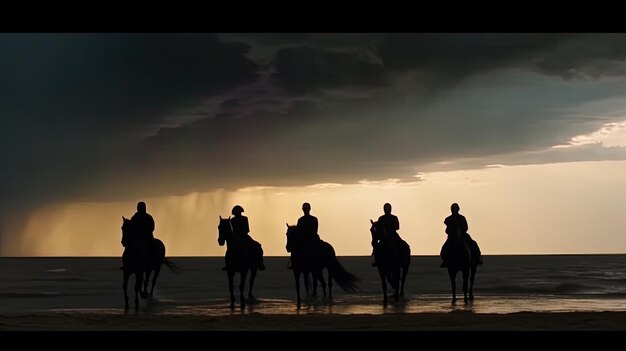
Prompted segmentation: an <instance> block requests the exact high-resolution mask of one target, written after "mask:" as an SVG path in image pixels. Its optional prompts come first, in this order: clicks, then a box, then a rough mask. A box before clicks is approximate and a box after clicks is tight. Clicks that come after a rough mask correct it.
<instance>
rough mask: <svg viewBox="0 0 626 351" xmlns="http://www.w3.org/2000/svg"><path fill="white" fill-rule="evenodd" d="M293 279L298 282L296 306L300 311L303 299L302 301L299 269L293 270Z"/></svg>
mask: <svg viewBox="0 0 626 351" xmlns="http://www.w3.org/2000/svg"><path fill="white" fill-rule="evenodd" d="M293 277H294V278H295V280H296V296H297V297H296V306H297V307H298V309H300V304H301V302H302V301H301V299H300V271H299V270H297V269H295V268H294V269H293Z"/></svg>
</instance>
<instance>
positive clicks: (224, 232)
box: [217, 216, 233, 246]
mask: <svg viewBox="0 0 626 351" xmlns="http://www.w3.org/2000/svg"><path fill="white" fill-rule="evenodd" d="M217 233H218V236H217V243H218V244H219V245H220V246H224V244H225V243H226V241H228V240H230V239H231V238H232V237H233V227H232V225H231V223H230V216H229V217H228V218H222V216H220V224H219V225H218V226H217Z"/></svg>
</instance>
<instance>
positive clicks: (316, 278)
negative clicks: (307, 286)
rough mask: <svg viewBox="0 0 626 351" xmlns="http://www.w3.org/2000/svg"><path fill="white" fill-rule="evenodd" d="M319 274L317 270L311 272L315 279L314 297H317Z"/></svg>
mask: <svg viewBox="0 0 626 351" xmlns="http://www.w3.org/2000/svg"><path fill="white" fill-rule="evenodd" d="M318 274H319V273H318V272H317V270H313V272H311V276H312V277H313V296H317V280H318V279H319V277H318Z"/></svg>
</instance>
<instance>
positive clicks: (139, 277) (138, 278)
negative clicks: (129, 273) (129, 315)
mask: <svg viewBox="0 0 626 351" xmlns="http://www.w3.org/2000/svg"><path fill="white" fill-rule="evenodd" d="M142 279H143V272H141V271H138V272H135V310H138V309H139V294H140V293H141V280H142Z"/></svg>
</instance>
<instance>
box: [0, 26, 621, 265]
mask: <svg viewBox="0 0 626 351" xmlns="http://www.w3.org/2000/svg"><path fill="white" fill-rule="evenodd" d="M0 51H1V52H2V53H3V54H2V55H0V75H1V76H2V79H0V116H1V117H0V118H1V119H2V122H3V127H2V128H0V150H1V151H0V163H1V164H2V172H0V194H2V196H0V255H2V256H119V255H121V252H122V250H123V248H122V246H121V244H120V239H121V229H120V227H121V224H122V219H121V217H122V216H126V217H130V216H132V214H133V213H134V212H135V206H136V203H137V202H138V201H146V203H147V206H148V212H149V213H151V214H152V215H153V216H154V218H155V221H156V230H155V236H157V237H159V238H161V239H162V240H163V241H164V243H165V245H166V247H167V250H168V251H167V252H168V255H172V256H206V255H209V256H220V255H223V254H224V251H225V249H224V248H223V247H219V246H218V245H217V224H218V221H219V216H225V217H227V216H228V215H229V214H230V210H231V209H232V207H233V206H234V205H237V204H239V205H241V206H243V208H244V209H245V212H244V215H246V216H248V217H249V220H250V227H251V228H250V229H251V235H252V236H253V237H254V238H255V239H256V240H258V241H259V242H260V243H261V244H262V245H263V247H264V250H265V254H266V255H270V256H284V255H287V252H286V250H285V232H286V227H285V223H289V224H295V222H296V221H297V219H298V217H299V216H301V215H302V211H301V205H302V203H303V202H305V201H307V202H310V203H311V206H312V211H311V213H312V214H313V215H315V216H317V217H318V219H319V221H320V228H319V234H320V236H321V237H322V239H324V240H326V241H328V242H330V243H331V244H332V245H333V246H334V247H335V250H336V252H337V253H338V254H339V255H369V254H370V253H371V246H370V234H369V219H376V218H377V217H378V216H380V215H381V214H382V213H383V212H382V207H383V204H384V203H386V202H389V203H391V204H392V206H393V213H394V214H396V215H398V217H399V219H400V231H399V233H400V235H401V236H402V237H403V238H404V239H405V240H406V241H407V242H408V243H409V244H410V245H411V249H412V253H413V254H416V255H436V254H438V253H439V249H440V247H441V245H442V244H443V241H444V240H445V233H444V229H445V228H444V225H443V219H444V218H445V217H446V216H447V215H449V214H450V205H451V204H452V203H453V202H457V203H459V205H460V207H461V214H464V215H465V216H466V218H467V220H468V224H469V232H470V234H471V235H472V237H473V238H474V239H475V240H477V241H478V243H479V245H480V246H481V249H482V251H483V253H484V254H487V255H488V254H559V253H624V252H626V235H624V234H626V232H625V231H624V229H623V228H625V227H626V217H625V216H624V215H623V213H624V212H625V210H626V206H625V205H624V204H623V201H622V198H623V196H621V195H622V194H623V193H624V190H626V177H624V174H626V149H625V147H626V35H625V34H602V33H594V34H585V33H575V34H573V33H570V34H555V33H532V34H524V33H507V34H499V33H483V34H472V33H459V34H455V33H417V34H416V33H412V34H403V33H391V34H375V33H366V34H363V33H361V34H359V33H352V34H347V33H341V34H331V33H323V34H314V33H296V34H290V33H280V34H271V33H266V34H263V33H221V34H209V33H193V34H185V33H175V34H158V33H132V34H125V33H115V34H106V33H91V34H81V33H64V34H54V33H45V34H37V33H26V34H19V33H4V34H0Z"/></svg>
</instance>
